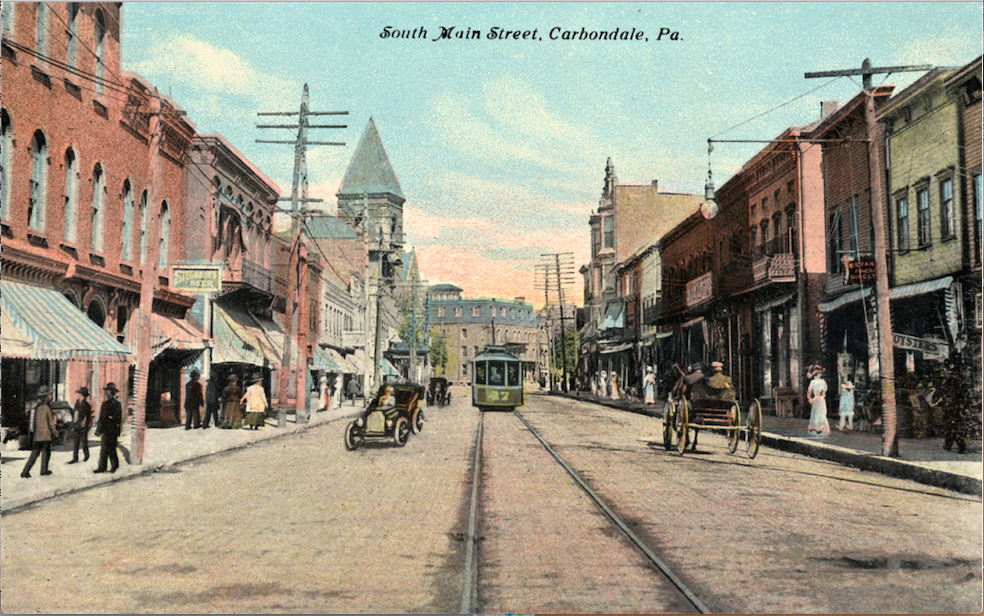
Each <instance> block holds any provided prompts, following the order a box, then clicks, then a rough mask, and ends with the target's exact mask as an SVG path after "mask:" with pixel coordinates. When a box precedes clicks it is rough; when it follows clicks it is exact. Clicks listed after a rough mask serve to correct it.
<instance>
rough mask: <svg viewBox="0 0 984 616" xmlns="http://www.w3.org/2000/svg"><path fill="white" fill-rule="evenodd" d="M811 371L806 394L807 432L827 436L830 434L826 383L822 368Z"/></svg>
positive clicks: (818, 367)
mask: <svg viewBox="0 0 984 616" xmlns="http://www.w3.org/2000/svg"><path fill="white" fill-rule="evenodd" d="M811 371H812V373H813V380H812V381H810V388H809V389H808V390H807V392H806V398H807V400H809V402H810V409H811V410H810V427H809V431H810V433H811V434H819V435H821V436H827V435H828V434H830V423H828V422H827V381H825V380H823V368H821V367H820V366H813V367H812V370H811Z"/></svg>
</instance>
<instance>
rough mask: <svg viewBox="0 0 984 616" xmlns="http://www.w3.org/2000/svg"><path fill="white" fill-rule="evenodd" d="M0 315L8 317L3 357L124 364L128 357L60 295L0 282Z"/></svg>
mask: <svg viewBox="0 0 984 616" xmlns="http://www.w3.org/2000/svg"><path fill="white" fill-rule="evenodd" d="M0 285H2V286H0V312H2V313H3V315H4V316H6V317H9V319H10V323H12V324H13V329H12V330H11V333H10V334H9V335H8V333H7V327H6V321H5V323H4V326H3V332H2V333H0V336H2V342H3V353H4V355H8V352H7V351H8V349H7V345H8V344H10V348H11V350H14V351H15V352H18V353H20V354H22V355H23V356H24V357H26V358H28V359H48V360H69V361H96V362H104V361H108V362H126V361H129V360H130V359H132V357H133V356H132V354H131V353H130V351H128V350H127V349H126V347H124V346H123V345H121V344H120V343H119V342H117V341H116V339H115V338H113V337H112V336H110V335H109V334H108V333H107V332H105V331H104V330H102V329H101V328H100V327H99V326H98V325H96V324H95V323H93V322H92V321H91V320H89V318H88V317H87V316H86V315H85V314H83V313H82V311H80V310H79V309H78V308H76V307H75V306H74V305H72V303H71V302H70V301H68V299H67V298H66V297H65V296H64V295H62V294H61V293H59V292H57V291H55V290H53V289H45V288H43V287H36V286H33V285H29V284H23V283H19V282H10V281H7V280H4V281H2V282H0Z"/></svg>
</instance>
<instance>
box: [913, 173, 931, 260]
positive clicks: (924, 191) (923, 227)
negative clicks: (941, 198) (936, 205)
mask: <svg viewBox="0 0 984 616" xmlns="http://www.w3.org/2000/svg"><path fill="white" fill-rule="evenodd" d="M916 217H917V218H916V234H917V235H918V236H919V245H920V246H928V245H929V244H930V242H932V241H933V240H932V236H931V235H930V232H931V229H930V224H929V187H928V186H926V187H923V188H920V189H919V190H917V191H916Z"/></svg>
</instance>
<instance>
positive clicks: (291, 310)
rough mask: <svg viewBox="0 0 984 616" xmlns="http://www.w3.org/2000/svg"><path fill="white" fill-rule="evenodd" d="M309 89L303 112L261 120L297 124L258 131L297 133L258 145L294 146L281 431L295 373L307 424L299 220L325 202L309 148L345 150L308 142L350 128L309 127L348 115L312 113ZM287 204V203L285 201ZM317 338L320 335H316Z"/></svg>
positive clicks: (300, 416)
mask: <svg viewBox="0 0 984 616" xmlns="http://www.w3.org/2000/svg"><path fill="white" fill-rule="evenodd" d="M308 98H309V94H308V85H307V84H304V91H303V93H302V94H301V107H300V110H299V111H271V112H260V113H257V114H256V115H257V116H295V115H296V116H297V124H286V125H285V124H257V125H256V128H286V129H290V130H296V131H297V138H296V139H295V140H293V141H278V140H265V139H257V140H256V143H277V144H293V146H294V178H293V184H292V186H291V192H290V209H289V210H286V211H288V212H290V216H291V220H290V237H291V248H290V260H289V263H288V278H287V306H286V310H287V327H286V331H285V332H284V348H283V357H282V360H281V362H280V378H279V392H280V393H279V397H280V401H281V404H280V409H279V413H278V415H277V425H278V427H280V428H284V427H286V426H287V408H286V406H285V405H284V402H285V401H286V400H287V399H288V397H289V390H290V372H291V370H295V371H296V372H295V375H296V379H295V383H296V398H295V399H296V406H295V412H296V413H297V423H299V424H300V423H307V419H308V408H307V364H308V355H307V347H308V344H307V338H308V331H307V324H308V314H307V305H308V301H307V278H308V274H307V272H308V268H307V246H306V245H305V241H304V226H305V225H302V224H300V221H299V219H300V218H301V217H302V216H307V213H308V212H307V210H302V208H301V204H302V203H316V202H321V201H322V199H311V198H308V196H307V186H308V182H307V160H306V158H305V154H306V152H307V146H309V145H334V146H344V145H345V142H342V141H308V140H307V131H308V129H311V128H348V126H347V125H332V124H328V125H312V124H309V123H308V117H309V116H328V115H348V112H347V111H309V110H308ZM281 200H282V201H284V200H285V199H281ZM281 211H284V210H281ZM295 335H296V336H297V346H298V349H297V351H298V352H297V356H298V363H297V365H294V364H293V363H292V353H291V345H292V338H293V336H295ZM314 335H317V332H314Z"/></svg>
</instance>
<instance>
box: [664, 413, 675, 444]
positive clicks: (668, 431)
mask: <svg viewBox="0 0 984 616" xmlns="http://www.w3.org/2000/svg"><path fill="white" fill-rule="evenodd" d="M667 406H669V405H667ZM675 417H676V413H675V412H674V407H672V406H670V407H669V409H668V410H667V409H666V408H664V409H663V448H664V449H666V451H669V450H671V449H673V420H674V418H675Z"/></svg>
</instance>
